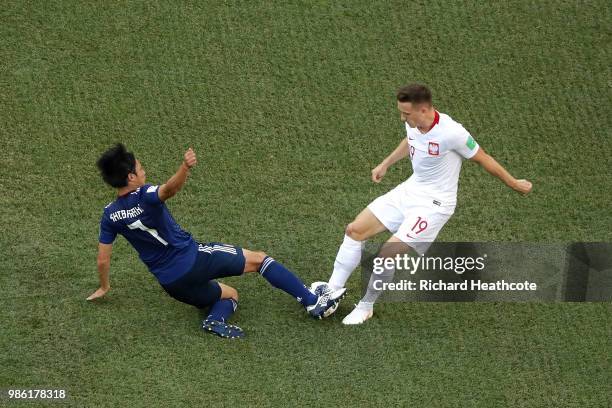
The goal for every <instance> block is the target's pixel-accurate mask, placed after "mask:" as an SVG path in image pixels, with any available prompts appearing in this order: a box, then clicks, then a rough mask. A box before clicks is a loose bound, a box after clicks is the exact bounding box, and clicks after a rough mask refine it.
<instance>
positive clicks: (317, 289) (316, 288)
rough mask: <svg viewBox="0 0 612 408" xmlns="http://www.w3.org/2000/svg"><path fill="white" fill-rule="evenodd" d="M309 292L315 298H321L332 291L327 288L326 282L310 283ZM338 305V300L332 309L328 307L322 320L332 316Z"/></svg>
mask: <svg viewBox="0 0 612 408" xmlns="http://www.w3.org/2000/svg"><path fill="white" fill-rule="evenodd" d="M310 290H311V292H313V293H314V294H315V295H317V296H321V295H323V294H325V293H329V292H331V291H332V289H331V288H330V287H329V285H328V284H327V282H312V283H311V284H310ZM339 305H340V300H337V301H336V303H335V304H334V305H333V306H332V307H330V308H329V309H327V310H326V311H325V313H323V318H325V317H328V316H331V315H332V314H334V312H335V311H336V309H338V306H339Z"/></svg>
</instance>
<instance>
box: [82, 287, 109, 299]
mask: <svg viewBox="0 0 612 408" xmlns="http://www.w3.org/2000/svg"><path fill="white" fill-rule="evenodd" d="M109 290H110V286H109V287H108V288H102V287H100V288H98V290H96V291H95V292H94V293H92V294H91V295H89V297H88V298H87V300H94V299H98V298H101V297H103V296H104V295H106V293H108V291H109Z"/></svg>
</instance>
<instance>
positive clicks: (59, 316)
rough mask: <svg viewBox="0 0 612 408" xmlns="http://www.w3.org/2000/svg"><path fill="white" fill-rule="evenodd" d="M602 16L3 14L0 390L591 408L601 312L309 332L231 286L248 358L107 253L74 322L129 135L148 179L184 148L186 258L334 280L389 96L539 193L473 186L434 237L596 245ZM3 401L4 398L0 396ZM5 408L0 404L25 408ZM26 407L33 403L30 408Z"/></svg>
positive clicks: (360, 9)
mask: <svg viewBox="0 0 612 408" xmlns="http://www.w3.org/2000/svg"><path fill="white" fill-rule="evenodd" d="M611 16H612V8H611V6H610V4H609V2H606V1H601V0H597V1H590V2H579V1H566V0H548V1H538V2H531V1H526V0H525V1H523V0H521V1H519V0H512V1H507V2H476V1H469V2H459V1H442V0H431V1H427V2H425V1H415V2H401V1H390V2H387V1H374V2H371V1H338V2H335V1H334V2H331V1H330V2H328V1H303V2H291V3H287V2H276V3H274V2H259V1H257V2H246V1H245V2H225V1H209V2H157V1H153V2H143V1H134V2H128V1H107V2H86V1H14V2H5V3H4V4H3V5H2V7H1V8H0V54H1V57H0V106H1V112H0V140H1V146H0V191H1V193H0V209H1V212H0V220H1V225H2V233H1V234H0V294H1V296H0V315H1V316H2V319H1V322H2V323H1V328H0V333H1V334H0V388H3V389H6V388H11V387H13V388H14V387H21V388H40V387H45V388H63V389H66V390H67V392H68V394H69V396H70V397H69V400H67V401H65V402H64V403H57V404H58V405H54V404H50V406H51V405H53V406H59V404H62V406H66V405H70V406H109V407H116V406H126V405H128V404H129V406H134V407H139V406H142V407H150V406H212V405H216V406H293V405H299V406H313V405H314V404H316V403H319V404H322V405H324V406H325V405H328V404H329V405H331V406H415V407H468V406H475V407H501V406H509V407H606V406H610V405H611V404H612V400H611V397H610V395H611V394H610V393H609V391H610V388H609V386H610V378H611V366H610V355H611V349H612V345H611V343H610V338H611V332H610V327H612V318H611V316H612V308H611V307H610V304H605V303H603V304H602V303H599V304H440V303H414V304H383V305H380V306H379V307H377V312H376V313H377V314H376V316H375V318H374V319H373V320H371V321H369V322H368V323H367V324H366V325H364V326H363V327H357V328H346V327H342V325H341V324H340V321H341V318H342V316H344V315H345V314H346V313H347V312H348V311H350V310H351V307H352V303H353V302H355V301H357V300H358V297H359V279H358V278H357V277H353V278H352V279H351V280H350V281H349V289H350V294H349V296H348V297H347V299H346V300H345V301H344V302H343V304H342V305H341V306H340V309H339V311H338V313H337V315H335V316H334V317H333V318H331V319H329V320H324V321H321V322H315V321H313V320H311V319H309V318H307V316H306V315H305V313H304V312H303V311H302V310H301V309H300V308H299V307H298V305H296V302H295V301H294V300H293V299H291V298H290V297H289V296H286V295H284V294H283V293H281V292H279V291H277V290H274V289H272V288H271V287H269V285H268V284H267V283H266V282H265V281H263V280H262V279H260V278H257V277H256V276H247V277H242V278H234V279H229V280H228V281H229V283H230V284H232V285H233V286H235V287H236V288H237V289H238V291H239V292H240V294H241V302H240V308H239V311H238V312H237V314H236V316H235V318H234V321H235V322H237V323H238V324H239V325H240V326H242V327H243V328H244V329H245V330H246V332H247V336H248V339H246V340H245V341H223V340H221V339H219V338H216V337H213V336H209V335H207V334H205V333H203V332H202V331H201V330H199V329H198V327H199V322H200V314H199V313H198V311H197V310H196V309H194V308H191V307H189V306H186V305H183V304H180V303H178V302H176V301H174V300H172V299H170V298H169V297H168V296H166V295H165V294H164V293H163V291H162V289H161V288H160V287H159V286H158V284H157V283H156V282H155V280H154V279H153V277H152V276H151V275H150V274H149V273H148V272H147V271H146V269H145V267H144V265H143V264H141V263H140V261H139V260H138V257H137V255H136V253H135V252H134V251H133V250H132V249H131V248H130V247H128V245H127V243H126V241H125V240H123V239H119V240H118V242H117V244H116V245H115V250H114V254H113V262H112V266H111V285H112V290H111V292H109V294H108V296H107V298H106V299H104V300H102V301H99V302H97V303H96V304H91V303H87V302H85V297H87V295H89V294H90V293H91V292H92V291H93V290H95V289H96V287H97V283H98V281H97V272H96V268H95V257H96V246H97V234H98V222H99V217H100V215H101V212H102V208H103V206H104V205H106V203H108V202H109V201H111V200H112V198H113V191H111V190H110V189H109V188H106V187H105V186H104V185H103V184H102V181H101V179H100V178H99V175H98V174H97V171H96V169H95V165H94V163H95V160H96V158H97V156H98V155H99V154H100V152H101V151H103V149H105V148H106V147H107V146H109V145H110V144H112V143H113V142H115V141H118V140H121V141H123V142H124V143H126V144H127V146H128V148H130V149H131V150H133V151H135V152H136V154H137V155H138V157H139V158H140V159H141V161H142V163H143V165H144V166H145V168H146V170H147V177H148V180H149V181H152V182H163V181H165V179H166V178H167V177H169V176H170V175H171V174H172V173H173V172H174V170H175V169H176V167H177V166H178V164H179V163H180V160H181V158H182V153H183V151H184V150H185V149H186V148H187V147H189V146H192V147H193V148H194V149H195V150H196V152H197V153H198V155H199V164H198V167H197V169H196V170H195V171H194V172H193V175H192V177H191V178H190V180H189V181H188V184H187V185H186V187H185V188H184V190H183V191H182V192H181V193H180V194H179V196H177V197H176V198H175V199H173V200H172V201H171V202H170V204H169V207H170V209H171V210H172V212H173V214H174V216H175V217H176V219H177V220H178V221H179V223H180V224H181V225H182V226H183V227H184V228H186V229H187V230H188V231H190V232H192V233H193V234H194V236H195V237H196V238H198V239H200V240H206V241H213V240H214V241H225V242H229V243H234V244H237V245H242V246H244V247H246V248H251V249H262V250H265V251H266V252H268V253H269V254H271V255H273V256H274V257H275V258H276V259H278V260H280V261H282V262H283V263H285V264H286V265H287V266H289V267H290V268H292V269H293V270H295V271H296V272H297V273H298V274H299V275H300V276H301V277H302V278H303V279H304V280H305V281H307V282H311V281H313V280H320V279H326V278H327V277H328V276H329V273H330V271H331V266H332V263H333V259H334V256H335V253H336V251H337V247H338V245H339V244H340V242H341V239H342V234H343V228H344V226H345V225H346V224H347V223H348V222H350V221H351V220H352V217H354V216H355V215H356V214H357V213H358V211H360V210H361V209H362V208H363V207H364V206H365V205H367V203H368V202H369V201H370V200H372V199H373V198H375V197H377V196H378V195H380V194H382V193H383V192H385V191H387V190H389V189H390V188H392V187H393V186H395V185H396V184H398V183H399V182H401V181H402V180H404V179H405V178H406V177H407V175H408V174H409V169H410V165H409V163H408V162H407V161H404V162H402V163H401V164H399V165H397V166H396V167H395V168H393V170H392V171H390V173H389V174H388V175H387V177H386V179H385V180H384V181H383V182H382V183H381V184H380V185H375V184H373V183H371V182H370V181H369V174H370V170H371V169H372V167H373V166H375V165H376V164H377V163H378V162H379V161H380V160H381V159H382V158H384V157H385V155H387V154H388V153H389V152H390V151H391V150H392V149H393V148H394V147H395V146H396V145H397V143H398V142H399V140H400V138H401V137H402V136H403V129H402V125H401V123H400V121H399V115H398V113H397V111H396V107H395V100H394V91H395V89H396V88H397V87H398V86H400V85H402V84H404V83H406V82H409V81H413V80H416V81H421V82H424V83H427V84H428V85H430V87H431V88H432V91H433V93H434V102H435V105H436V107H437V108H438V109H439V110H440V111H442V112H446V113H449V114H450V115H451V116H453V117H454V118H455V119H456V120H457V121H459V122H461V123H463V124H464V125H465V126H466V128H467V129H468V130H470V131H471V132H472V134H473V135H474V136H475V138H476V140H478V142H479V143H480V144H481V145H482V146H483V147H484V148H485V149H486V150H487V151H488V152H489V153H491V154H492V155H493V156H494V157H495V158H496V159H498V160H499V161H500V162H501V163H502V164H504V165H505V166H506V167H507V168H508V170H509V171H510V172H511V173H513V174H515V175H516V176H520V177H524V178H528V179H530V180H532V181H533V183H534V191H533V194H532V195H531V196H530V197H527V198H523V197H520V196H519V195H517V194H515V193H514V192H512V191H510V190H509V189H507V188H506V187H505V186H503V185H501V183H500V182H499V181H497V180H495V179H493V178H492V177H490V176H488V175H486V174H485V173H484V172H483V170H481V169H479V168H478V166H476V165H474V164H470V163H466V164H465V165H464V169H463V172H462V175H461V179H460V192H459V197H458V206H457V210H456V213H455V215H454V217H453V218H452V219H451V221H450V222H449V223H448V224H447V226H446V227H445V228H444V230H443V231H442V233H441V235H440V236H439V239H440V240H442V241H489V240H490V241H532V242H571V241H611V240H612V217H611V213H612V212H611V206H610V197H611V196H612V187H611V183H610V175H611V169H612V159H611V157H612V155H611V152H612V132H611V129H612V127H611V121H612V119H611V117H612V116H611V115H610V112H611V108H612V102H611V94H612V79H611V78H612V77H611V69H610V66H612V64H611V61H612V49H611V47H610V44H611V43H612V31H611V29H610V27H611V26H612V18H611ZM5 402H6V401H5ZM17 405H18V403H13V405H12V406H17ZM28 406H31V405H28Z"/></svg>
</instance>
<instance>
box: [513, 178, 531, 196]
mask: <svg viewBox="0 0 612 408" xmlns="http://www.w3.org/2000/svg"><path fill="white" fill-rule="evenodd" d="M532 188H533V184H531V182H530V181H527V180H524V179H521V180H516V184H515V185H514V189H515V190H516V191H518V192H519V193H521V194H529V192H530V191H531V189H532Z"/></svg>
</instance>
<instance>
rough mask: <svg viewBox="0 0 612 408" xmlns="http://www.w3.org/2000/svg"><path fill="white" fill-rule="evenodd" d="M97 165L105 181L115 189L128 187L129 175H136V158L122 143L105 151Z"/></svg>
mask: <svg viewBox="0 0 612 408" xmlns="http://www.w3.org/2000/svg"><path fill="white" fill-rule="evenodd" d="M96 165H97V166H98V169H100V174H101V175H102V178H103V179H104V181H105V182H106V183H108V184H110V185H111V186H112V187H115V188H121V187H125V186H127V184H128V180H127V179H128V174H130V173H136V158H135V157H134V154H133V153H131V152H128V151H127V150H126V149H125V146H124V145H123V144H121V143H117V144H116V145H115V146H113V147H111V148H110V149H108V150H107V151H105V152H104V153H103V154H102V156H100V158H99V159H98V161H97V162H96Z"/></svg>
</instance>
